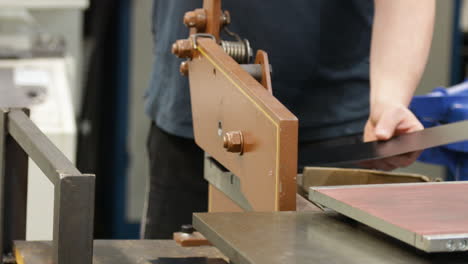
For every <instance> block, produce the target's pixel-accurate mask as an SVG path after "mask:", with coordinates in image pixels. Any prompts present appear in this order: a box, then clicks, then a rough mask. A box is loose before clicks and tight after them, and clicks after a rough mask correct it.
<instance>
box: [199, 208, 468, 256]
mask: <svg viewBox="0 0 468 264" xmlns="http://www.w3.org/2000/svg"><path fill="white" fill-rule="evenodd" d="M193 224H194V226H195V227H196V228H197V230H198V231H200V232H201V233H202V234H203V235H204V236H205V237H206V238H208V239H209V240H210V242H211V243H213V244H214V245H215V246H216V247H217V248H218V249H219V250H221V252H223V253H224V254H225V255H226V256H227V257H228V258H229V259H230V261H231V262H232V263H234V264H260V263H261V264H263V263H269V264H275V263H281V264H284V263H295V264H305V263H308V264H309V263H318V264H321V263H324V264H330V263H348V264H358V263H359V264H362V263H380V264H387V263H392V264H406V263H411V264H426V263H445V264H451V263H466V262H467V261H468V253H452V254H447V253H443V254H428V253H424V252H422V251H420V250H417V249H415V248H413V247H411V246H408V245H406V244H404V243H402V242H400V241H398V240H396V239H394V238H392V237H389V236H387V235H384V234H382V233H380V232H378V231H376V230H374V229H371V228H369V227H367V226H365V225H362V224H360V223H357V222H355V221H353V220H351V219H349V218H347V217H344V216H342V215H339V214H336V213H333V212H332V213H325V212H270V213H260V212H248V213H204V214H195V215H194V219H193Z"/></svg>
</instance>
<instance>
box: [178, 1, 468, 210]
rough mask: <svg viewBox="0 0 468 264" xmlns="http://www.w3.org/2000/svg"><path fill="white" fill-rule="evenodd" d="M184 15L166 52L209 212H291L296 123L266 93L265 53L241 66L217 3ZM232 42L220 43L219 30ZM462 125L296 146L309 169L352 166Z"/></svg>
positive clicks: (441, 137)
mask: <svg viewBox="0 0 468 264" xmlns="http://www.w3.org/2000/svg"><path fill="white" fill-rule="evenodd" d="M203 5H204V7H203V8H200V9H195V10H194V11H191V12H187V13H186V14H185V17H184V23H185V25H187V26H188V27H189V28H190V35H189V37H188V39H182V40H177V41H176V42H175V43H174V44H173V47H172V52H173V53H174V54H175V55H177V56H178V57H180V58H185V59H187V60H186V61H184V62H182V63H181V66H180V71H181V73H182V74H183V75H188V78H189V80H190V94H191V103H192V116H193V127H194V135H195V141H196V143H197V144H198V145H199V146H200V147H201V148H202V149H203V150H204V151H205V152H206V153H207V157H206V159H205V179H206V180H208V182H209V183H210V192H209V211H210V212H219V211H240V210H245V211H294V210H296V176H297V161H298V154H297V153H298V119H297V118H296V117H295V116H294V114H292V113H291V112H290V111H289V110H288V109H287V108H286V107H285V106H284V105H282V104H281V102H279V101H278V100H277V99H276V98H275V97H274V95H273V93H272V86H271V77H270V65H269V62H268V56H267V53H266V52H264V51H262V50H259V51H258V52H257V54H256V58H255V62H254V64H249V62H250V60H251V57H252V54H253V52H252V49H251V47H250V45H249V42H248V40H243V39H241V38H240V37H239V36H238V35H237V34H234V33H232V32H230V31H229V30H227V29H226V26H227V25H228V24H229V23H230V20H231V19H230V15H229V12H227V11H224V12H223V11H222V9H221V1H220V0H204V3H203ZM221 30H225V31H226V33H228V35H231V36H234V37H235V38H236V40H235V41H225V40H221V39H220V31H221ZM466 129H468V121H462V122H458V123H453V124H448V125H442V126H438V127H432V128H428V129H425V130H423V131H420V132H415V133H410V134H406V135H402V136H399V137H396V138H394V139H392V140H389V141H379V142H377V141H376V142H367V143H358V144H352V145H345V146H338V147H334V148H324V149H317V148H316V147H313V148H311V147H309V148H308V147H301V149H300V150H299V155H300V157H301V160H302V162H305V163H306V164H308V165H312V166H317V165H318V166H323V165H326V166H334V165H338V164H339V165H343V164H356V163H358V162H360V161H365V160H372V159H380V158H385V157H390V156H396V155H399V154H404V153H408V152H413V151H418V150H423V149H426V148H431V147H435V146H440V145H445V144H449V143H453V142H458V141H462V140H467V139H468V136H466V135H465V133H460V131H464V130H465V131H466Z"/></svg>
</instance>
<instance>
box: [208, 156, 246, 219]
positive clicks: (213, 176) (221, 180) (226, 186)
mask: <svg viewBox="0 0 468 264" xmlns="http://www.w3.org/2000/svg"><path fill="white" fill-rule="evenodd" d="M204 178H205V180H207V181H208V182H209V183H210V184H211V185H213V186H214V187H215V188H216V189H218V190H219V191H221V192H222V193H224V194H225V195H226V196H227V197H229V198H230V199H231V200H232V201H233V202H235V203H236V204H237V205H238V206H240V207H241V208H242V209H244V210H246V211H253V207H252V205H251V204H250V202H249V200H248V199H247V198H246V197H245V195H244V193H243V192H242V185H241V179H240V178H239V177H237V176H236V175H235V174H233V173H232V172H230V171H226V172H225V171H222V170H221V169H220V168H219V167H218V165H217V164H216V163H215V162H214V161H213V160H211V157H210V156H207V155H205V164H204Z"/></svg>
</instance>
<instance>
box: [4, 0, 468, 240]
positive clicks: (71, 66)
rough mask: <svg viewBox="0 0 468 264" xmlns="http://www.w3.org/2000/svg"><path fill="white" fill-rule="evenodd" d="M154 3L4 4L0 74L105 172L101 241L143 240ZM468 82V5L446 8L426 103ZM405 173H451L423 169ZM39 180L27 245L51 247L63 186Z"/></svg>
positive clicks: (70, 147)
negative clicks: (56, 189) (57, 191)
mask: <svg viewBox="0 0 468 264" xmlns="http://www.w3.org/2000/svg"><path fill="white" fill-rule="evenodd" d="M152 2H153V1H151V0H133V1H131V0H99V1H98V0H0V68H1V69H3V70H4V72H8V73H10V74H12V76H14V78H13V80H14V82H15V84H16V86H17V87H20V88H21V89H24V92H26V93H28V95H31V98H34V100H35V104H34V106H33V107H32V108H31V111H32V113H31V117H32V119H33V121H34V122H36V124H38V126H39V127H40V128H41V129H42V130H43V131H44V132H45V133H46V135H48V136H49V137H50V138H51V139H52V141H53V142H54V143H55V144H56V145H58V146H59V148H60V149H61V150H62V151H63V152H64V153H65V154H66V155H68V157H69V158H70V159H72V161H74V162H76V164H77V166H78V169H80V171H82V172H84V173H86V172H92V173H96V175H97V183H96V214H95V235H96V238H138V232H139V221H140V218H141V215H142V210H143V200H144V194H145V191H144V190H145V186H146V177H147V174H148V162H147V154H146V142H145V141H146V137H147V132H148V130H149V125H150V120H149V119H148V118H147V116H146V115H145V114H144V110H143V95H144V92H145V90H146V88H147V86H148V83H149V77H150V71H151V67H152V62H153V53H152V50H153V47H152V45H153V42H152V35H151V7H152ZM181 19H182V18H181ZM235 20H236V18H235V17H234V18H233V21H234V23H235ZM181 23H182V21H181ZM0 73H1V72H0ZM467 75H468V4H464V3H463V1H462V0H448V1H437V20H436V26H435V34H434V40H433V45H432V50H431V55H430V59H429V64H428V67H427V69H426V72H425V75H424V77H423V80H422V82H421V85H420V87H419V88H418V90H417V94H421V95H422V94H427V93H428V92H430V91H432V90H433V89H434V88H436V87H449V86H452V85H454V84H457V83H460V82H462V81H464V80H465V78H466V76H467ZM405 171H411V172H417V173H421V174H425V175H428V176H431V177H433V178H436V177H441V178H444V177H445V174H446V168H444V167H443V166H436V165H427V164H422V163H417V164H415V165H413V166H411V167H409V168H406V169H405ZM36 174H37V175H41V172H40V171H39V170H38V169H37V168H35V167H32V168H31V170H30V184H29V186H30V187H31V188H30V191H29V196H28V201H29V202H28V228H27V239H28V240H49V239H51V235H52V215H53V214H52V202H53V186H52V185H51V184H50V183H49V182H48V181H47V180H46V178H45V177H44V176H37V177H32V175H36Z"/></svg>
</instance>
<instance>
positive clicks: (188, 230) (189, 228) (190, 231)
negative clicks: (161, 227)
mask: <svg viewBox="0 0 468 264" xmlns="http://www.w3.org/2000/svg"><path fill="white" fill-rule="evenodd" d="M180 232H182V233H185V234H193V232H195V228H193V226H192V225H182V226H181V228H180Z"/></svg>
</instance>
